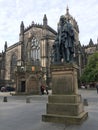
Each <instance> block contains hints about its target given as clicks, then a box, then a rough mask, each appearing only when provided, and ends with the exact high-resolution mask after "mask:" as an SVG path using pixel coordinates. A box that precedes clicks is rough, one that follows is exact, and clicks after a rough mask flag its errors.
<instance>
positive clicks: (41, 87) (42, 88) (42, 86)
mask: <svg viewBox="0 0 98 130" xmlns="http://www.w3.org/2000/svg"><path fill="white" fill-rule="evenodd" d="M40 90H41V94H42V95H44V90H45V86H44V85H41V86H40Z"/></svg>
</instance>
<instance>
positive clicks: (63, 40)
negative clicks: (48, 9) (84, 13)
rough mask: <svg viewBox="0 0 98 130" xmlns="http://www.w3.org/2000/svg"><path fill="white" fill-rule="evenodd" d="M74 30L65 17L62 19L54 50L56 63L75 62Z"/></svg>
mask: <svg viewBox="0 0 98 130" xmlns="http://www.w3.org/2000/svg"><path fill="white" fill-rule="evenodd" d="M74 41H75V36H74V30H73V27H72V25H71V23H70V22H69V21H67V20H66V18H65V16H63V15H62V16H61V17H60V22H59V27H58V34H57V37H56V39H55V42H54V45H53V50H54V62H61V61H62V59H63V61H64V62H73V54H74Z"/></svg>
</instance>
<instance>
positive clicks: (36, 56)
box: [31, 37, 40, 62]
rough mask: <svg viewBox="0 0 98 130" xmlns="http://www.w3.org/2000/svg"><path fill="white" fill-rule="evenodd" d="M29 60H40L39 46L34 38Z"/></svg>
mask: <svg viewBox="0 0 98 130" xmlns="http://www.w3.org/2000/svg"><path fill="white" fill-rule="evenodd" d="M31 59H32V60H33V61H35V62H36V61H39V60H40V44H39V42H38V40H37V39H36V38H35V37H33V38H32V44H31Z"/></svg>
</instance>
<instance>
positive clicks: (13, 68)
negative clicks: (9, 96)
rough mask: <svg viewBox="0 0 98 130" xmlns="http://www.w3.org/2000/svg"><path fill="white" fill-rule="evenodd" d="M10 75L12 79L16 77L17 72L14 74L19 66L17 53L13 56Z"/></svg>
mask: <svg viewBox="0 0 98 130" xmlns="http://www.w3.org/2000/svg"><path fill="white" fill-rule="evenodd" d="M10 66H11V67H10V77H11V79H14V77H15V74H14V70H15V68H16V66H17V56H16V55H15V54H13V55H12V57H11V62H10Z"/></svg>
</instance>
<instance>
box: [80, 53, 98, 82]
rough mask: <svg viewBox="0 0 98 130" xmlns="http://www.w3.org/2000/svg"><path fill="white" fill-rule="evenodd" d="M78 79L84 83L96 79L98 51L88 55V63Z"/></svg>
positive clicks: (97, 76) (97, 74) (97, 78)
mask: <svg viewBox="0 0 98 130" xmlns="http://www.w3.org/2000/svg"><path fill="white" fill-rule="evenodd" d="M80 79H81V81H82V82H85V83H88V82H96V81H98V52H96V53H94V54H92V55H91V56H89V58H88V63H87V65H86V67H85V69H84V71H83V74H82V76H81V78H80Z"/></svg>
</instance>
